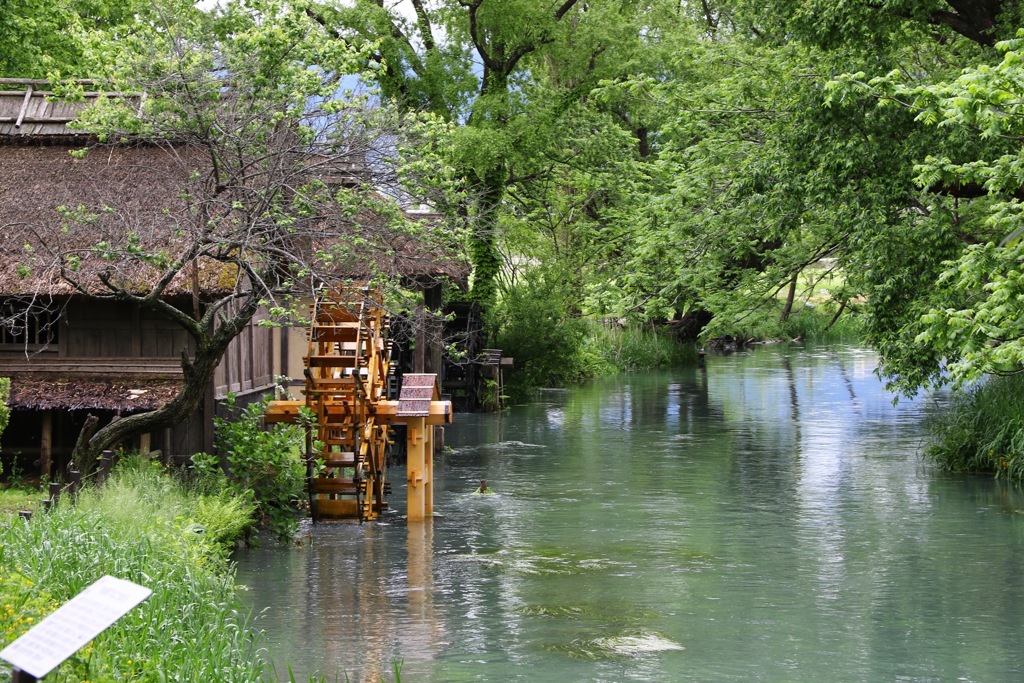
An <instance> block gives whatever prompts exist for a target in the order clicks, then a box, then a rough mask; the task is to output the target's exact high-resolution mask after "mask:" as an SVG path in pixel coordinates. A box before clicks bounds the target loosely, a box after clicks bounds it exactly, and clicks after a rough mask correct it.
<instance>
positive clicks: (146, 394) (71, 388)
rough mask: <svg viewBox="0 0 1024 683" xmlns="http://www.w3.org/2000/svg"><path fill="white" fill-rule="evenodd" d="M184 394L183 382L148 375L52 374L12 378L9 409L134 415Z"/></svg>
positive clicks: (16, 375)
mask: <svg viewBox="0 0 1024 683" xmlns="http://www.w3.org/2000/svg"><path fill="white" fill-rule="evenodd" d="M180 391H181V380H180V379H172V378H154V377H153V376H151V375H150V376H146V375H119V376H117V377H116V378H103V377H97V376H96V375H62V376H60V377H54V376H53V374H52V373H38V374H28V373H26V374H17V373H14V374H12V375H11V396H10V399H9V400H8V405H9V406H10V407H11V408H14V409H23V410H53V409H62V410H113V411H117V412H120V413H134V412H138V411H142V410H155V409H157V408H160V407H163V406H164V405H166V404H167V403H169V402H170V401H171V399H173V398H174V397H175V396H177V395H178V393H179V392H180Z"/></svg>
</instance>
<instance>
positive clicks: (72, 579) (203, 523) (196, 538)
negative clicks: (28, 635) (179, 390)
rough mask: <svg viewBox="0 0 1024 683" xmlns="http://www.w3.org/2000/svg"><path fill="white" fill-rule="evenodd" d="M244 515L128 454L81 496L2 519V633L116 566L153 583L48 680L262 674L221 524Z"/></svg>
mask: <svg viewBox="0 0 1024 683" xmlns="http://www.w3.org/2000/svg"><path fill="white" fill-rule="evenodd" d="M201 500H206V502H205V503H204V504H203V505H197V502H198V501H201ZM246 519H249V520H251V515H250V511H248V510H246V509H244V508H243V507H240V506H238V504H237V503H235V502H234V501H219V500H218V499H217V498H216V497H206V498H205V499H204V498H203V497H197V496H193V495H190V494H189V492H188V491H187V489H186V488H184V487H183V486H182V485H180V484H178V483H177V482H176V481H175V479H174V478H173V477H170V476H167V475H166V474H165V473H164V471H163V469H162V468H158V467H153V466H150V465H148V464H141V463H130V464H129V465H128V466H125V467H121V468H119V469H118V471H117V472H116V473H115V474H114V475H113V476H112V477H111V479H110V480H109V481H108V482H107V484H106V485H105V486H104V487H102V488H93V489H86V490H84V491H83V492H82V493H81V494H80V497H79V500H78V504H77V505H74V506H73V505H71V504H70V501H68V500H67V499H66V498H65V499H64V500H63V501H62V502H61V504H60V505H58V506H57V508H56V509H55V510H54V511H53V512H51V513H50V514H39V513H37V514H36V515H34V516H33V518H32V519H31V520H30V521H25V520H21V519H17V518H15V519H12V520H10V521H9V523H8V525H7V526H6V527H5V528H3V529H2V530H0V630H2V632H3V639H4V644H6V643H9V642H10V641H12V640H13V639H14V638H16V637H18V636H20V635H21V634H22V633H24V632H25V631H27V630H28V629H29V628H31V626H32V625H33V624H35V623H37V622H38V621H39V620H40V619H41V618H43V617H44V616H46V615H47V614H48V613H50V612H51V611H53V610H54V609H56V607H57V606H58V605H60V604H62V603H64V602H65V601H67V600H68V599H70V598H72V597H74V596H75V595H77V594H78V593H79V592H80V591H81V590H82V589H84V588H85V587H86V586H88V585H90V584H91V583H93V582H94V581H96V580H97V579H99V578H100V577H102V576H104V575H107V574H110V575H114V576H117V577H120V578H124V579H128V580H130V581H134V582H136V583H139V584H142V585H144V586H147V587H149V588H151V589H152V590H153V595H152V596H151V597H150V598H149V599H148V600H147V601H146V602H144V603H143V604H142V605H140V606H139V607H137V608H135V609H134V610H132V611H131V612H130V613H129V614H127V615H126V616H125V617H124V618H122V619H121V620H120V621H118V622H117V623H116V624H114V625H113V626H112V627H110V628H109V629H107V630H106V631H105V632H104V633H102V634H101V635H100V636H98V637H97V638H95V639H94V640H93V641H92V642H91V643H90V644H89V645H87V646H86V647H85V648H83V649H82V650H80V651H79V652H78V653H77V654H76V655H75V656H73V657H71V658H70V659H69V660H68V661H67V662H65V663H64V664H62V665H61V666H60V667H59V668H58V669H57V670H56V672H55V673H54V674H51V675H50V677H49V678H48V680H52V681H76V682H77V681H86V680H87V681H90V682H93V683H96V682H99V681H198V680H216V681H247V682H248V681H256V680H261V679H262V677H263V673H264V669H265V663H264V660H263V658H262V655H261V653H260V651H259V643H258V637H257V636H256V635H255V634H254V633H253V631H252V630H251V629H250V628H249V620H248V617H247V615H246V614H245V613H244V612H243V611H241V610H240V608H239V606H238V602H237V601H236V595H235V586H234V582H233V575H232V572H231V569H230V566H229V564H228V561H227V554H228V547H229V545H230V544H231V542H232V541H233V538H231V534H229V533H225V532H224V529H225V528H231V529H234V530H236V531H237V530H239V529H242V528H244V527H245V526H246V521H245V520H246ZM249 523H251V521H250V522H249ZM208 529H213V530H216V531H215V533H208V532H207V530H208Z"/></svg>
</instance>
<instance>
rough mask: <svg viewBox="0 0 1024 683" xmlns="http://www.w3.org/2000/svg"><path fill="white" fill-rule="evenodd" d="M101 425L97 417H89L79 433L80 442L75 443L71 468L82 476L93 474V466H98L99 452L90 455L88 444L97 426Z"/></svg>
mask: <svg viewBox="0 0 1024 683" xmlns="http://www.w3.org/2000/svg"><path fill="white" fill-rule="evenodd" d="M99 423H100V419H99V418H98V417H96V416H95V415H87V416H86V418H85V424H84V425H82V431H80V432H79V433H78V440H77V441H76V442H75V449H74V450H73V451H71V468H72V469H76V470H78V471H79V472H81V473H82V474H88V473H89V472H92V470H93V465H95V464H96V456H98V455H99V451H96V452H95V453H91V454H90V452H89V451H88V449H87V444H88V443H89V439H91V438H92V437H93V432H95V431H96V425H98V424H99ZM101 431H102V430H101ZM101 450H102V449H101ZM90 455H91V457H90Z"/></svg>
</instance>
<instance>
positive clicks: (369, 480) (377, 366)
mask: <svg viewBox="0 0 1024 683" xmlns="http://www.w3.org/2000/svg"><path fill="white" fill-rule="evenodd" d="M310 314H311V315H310V320H311V323H310V327H309V334H308V337H307V338H308V342H309V346H308V349H307V353H306V356H305V358H304V359H303V360H304V362H305V369H304V373H305V377H306V381H305V387H304V389H303V393H304V394H305V399H304V400H302V401H296V400H281V401H271V402H270V403H269V404H268V405H267V412H266V414H265V415H264V420H265V422H266V423H267V424H275V423H291V424H295V423H301V424H304V425H305V426H306V452H307V454H308V457H307V460H306V462H307V479H306V481H307V488H308V492H309V509H310V514H311V515H312V517H313V521H314V522H317V521H320V520H329V519H359V520H360V521H366V520H371V519H376V517H377V516H378V515H380V513H381V512H383V511H384V510H385V509H387V501H386V500H385V496H386V495H387V494H388V493H390V486H389V485H388V483H387V482H386V481H385V476H386V474H387V447H388V444H389V440H388V427H389V426H390V425H394V424H404V425H405V426H406V453H407V459H406V501H407V505H406V508H407V517H408V519H409V521H422V520H425V519H429V518H430V516H431V515H432V514H433V506H434V493H433V469H434V468H433V460H432V453H433V442H434V441H433V430H434V427H436V426H440V425H445V424H450V423H451V421H452V404H451V401H447V400H441V396H440V394H439V389H438V384H437V376H436V375H429V374H408V373H407V374H406V375H405V376H404V377H403V379H402V388H401V393H400V394H399V396H397V397H392V396H389V395H388V387H389V386H391V384H392V382H391V381H389V380H390V379H391V378H390V376H389V375H390V373H391V341H390V340H389V339H388V336H387V333H388V327H389V325H388V316H387V313H386V312H385V310H384V306H383V301H382V297H381V295H380V293H379V292H377V291H375V290H372V289H369V288H365V287H364V288H357V287H338V288H334V289H324V290H322V291H321V292H320V293H319V295H318V296H317V298H316V300H315V301H314V303H313V305H312V307H311V310H310ZM393 399H397V400H393ZM304 412H305V413H306V415H305V416H303V413H304Z"/></svg>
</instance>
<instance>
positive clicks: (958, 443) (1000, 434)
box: [925, 376, 1024, 481]
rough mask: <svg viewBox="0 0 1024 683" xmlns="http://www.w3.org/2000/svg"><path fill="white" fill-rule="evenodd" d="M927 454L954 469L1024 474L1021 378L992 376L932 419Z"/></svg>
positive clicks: (1018, 476)
mask: <svg viewBox="0 0 1024 683" xmlns="http://www.w3.org/2000/svg"><path fill="white" fill-rule="evenodd" d="M931 426H932V434H933V437H932V443H931V445H929V447H928V448H927V450H926V451H925V453H926V455H927V457H929V458H931V459H932V460H934V461H935V462H936V463H937V464H939V465H940V466H941V467H942V468H944V469H946V470H949V471H952V472H994V473H995V474H996V475H997V476H1001V477H1007V478H1009V479H1013V480H1018V481H1019V480H1021V479H1024V377H1021V376H1010V377H991V378H989V379H988V380H986V381H984V382H980V383H979V384H977V385H975V386H974V387H972V388H970V389H967V390H964V391H962V392H960V393H959V394H957V395H955V396H954V397H953V400H952V402H951V404H950V407H949V409H948V411H946V412H945V413H944V414H943V415H941V416H939V417H937V418H933V421H932V423H931Z"/></svg>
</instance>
